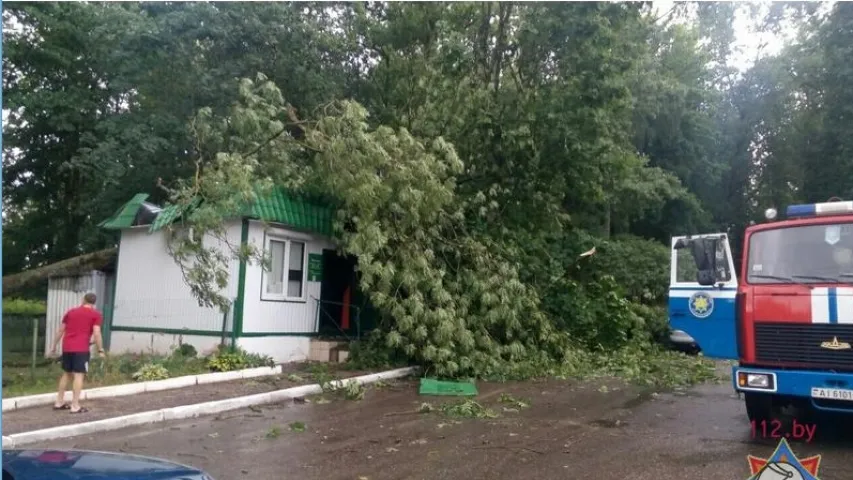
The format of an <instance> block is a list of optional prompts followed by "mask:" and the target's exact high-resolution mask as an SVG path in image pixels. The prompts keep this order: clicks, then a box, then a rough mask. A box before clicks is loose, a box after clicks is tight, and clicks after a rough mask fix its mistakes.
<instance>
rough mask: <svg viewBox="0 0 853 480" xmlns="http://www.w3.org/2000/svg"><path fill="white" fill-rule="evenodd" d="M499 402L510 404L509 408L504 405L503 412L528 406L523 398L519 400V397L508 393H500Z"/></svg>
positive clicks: (516, 410) (515, 410)
mask: <svg viewBox="0 0 853 480" xmlns="http://www.w3.org/2000/svg"><path fill="white" fill-rule="evenodd" d="M500 402H501V403H505V404H508V405H510V407H509V408H507V407H504V411H505V412H509V411H514V412H518V411H519V410H521V409H524V408H527V407H529V406H530V404H529V403H527V402H525V401H523V400H519V399H517V398H515V397H513V396H512V395H510V394H508V393H503V394H501V399H500Z"/></svg>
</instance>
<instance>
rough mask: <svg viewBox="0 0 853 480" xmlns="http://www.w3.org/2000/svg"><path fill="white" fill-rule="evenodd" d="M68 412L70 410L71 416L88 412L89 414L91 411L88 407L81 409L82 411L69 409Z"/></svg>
mask: <svg viewBox="0 0 853 480" xmlns="http://www.w3.org/2000/svg"><path fill="white" fill-rule="evenodd" d="M68 410H69V413H71V414H77V413H86V412H88V411H89V409H88V408H86V407H80V410H71V409H70V407H69V409H68Z"/></svg>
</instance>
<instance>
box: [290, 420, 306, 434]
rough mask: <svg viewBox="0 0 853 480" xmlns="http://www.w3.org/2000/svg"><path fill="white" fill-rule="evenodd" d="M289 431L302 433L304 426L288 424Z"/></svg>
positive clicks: (297, 423) (296, 423)
mask: <svg viewBox="0 0 853 480" xmlns="http://www.w3.org/2000/svg"><path fill="white" fill-rule="evenodd" d="M290 431H291V432H304V431H305V424H304V423H302V422H293V423H291V424H290Z"/></svg>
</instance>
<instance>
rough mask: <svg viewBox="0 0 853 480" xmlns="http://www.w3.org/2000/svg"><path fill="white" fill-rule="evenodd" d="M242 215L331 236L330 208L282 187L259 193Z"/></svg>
mask: <svg viewBox="0 0 853 480" xmlns="http://www.w3.org/2000/svg"><path fill="white" fill-rule="evenodd" d="M244 215H245V216H247V217H250V218H257V219H259V220H263V221H265V222H271V223H281V224H283V225H287V226H290V227H294V228H296V229H299V230H307V231H310V232H315V233H319V234H322V235H326V236H329V237H330V236H332V217H333V215H334V210H333V209H332V208H330V207H328V206H323V205H318V204H316V203H312V202H310V201H308V200H306V199H304V198H300V197H295V196H292V195H290V194H288V193H287V192H286V191H285V190H284V189H283V188H274V189H273V190H272V192H270V193H269V194H268V195H264V196H260V195H259V196H258V200H257V201H256V202H254V203H252V204H251V205H249V206H248V207H247V208H246V210H245V211H244Z"/></svg>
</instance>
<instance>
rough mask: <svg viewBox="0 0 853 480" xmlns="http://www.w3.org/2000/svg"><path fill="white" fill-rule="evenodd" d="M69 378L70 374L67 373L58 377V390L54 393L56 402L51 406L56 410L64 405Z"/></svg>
mask: <svg viewBox="0 0 853 480" xmlns="http://www.w3.org/2000/svg"><path fill="white" fill-rule="evenodd" d="M70 377H71V374H70V373H68V372H62V375H60V376H59V389H58V391H57V392H56V402H54V403H53V406H54V407H56V408H61V407H62V406H63V405H65V391H66V390H67V389H68V379H69V378H70Z"/></svg>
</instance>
